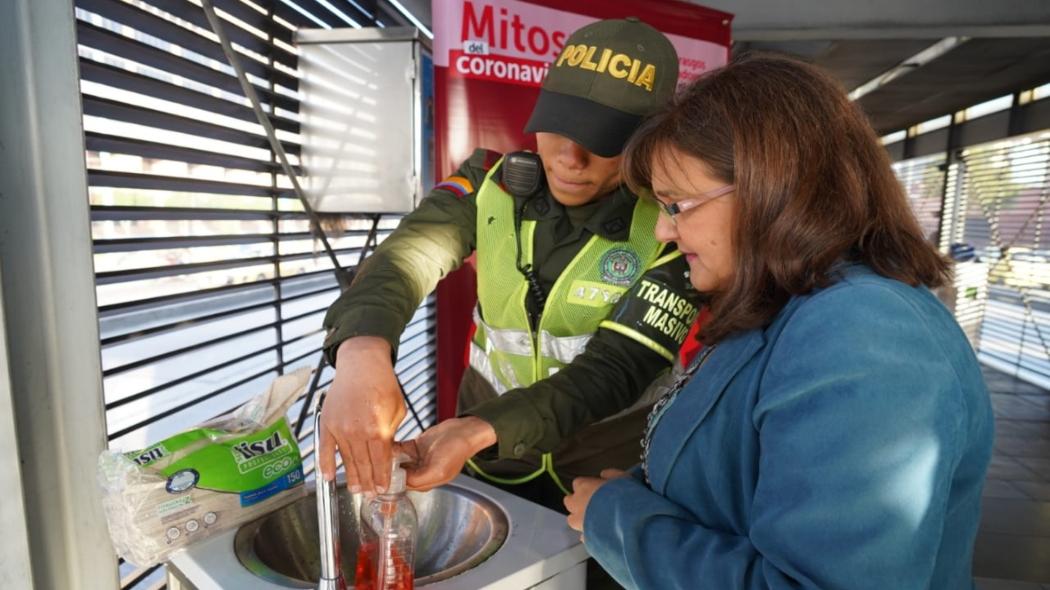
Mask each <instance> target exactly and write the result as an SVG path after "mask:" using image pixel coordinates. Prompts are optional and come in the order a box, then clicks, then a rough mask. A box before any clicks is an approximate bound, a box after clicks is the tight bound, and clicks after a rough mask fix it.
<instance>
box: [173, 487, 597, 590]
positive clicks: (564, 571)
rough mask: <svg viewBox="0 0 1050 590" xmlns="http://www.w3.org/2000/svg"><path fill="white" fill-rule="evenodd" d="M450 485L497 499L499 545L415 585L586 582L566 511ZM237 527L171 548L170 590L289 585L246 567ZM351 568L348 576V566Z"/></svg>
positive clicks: (564, 588) (563, 587) (463, 589)
mask: <svg viewBox="0 0 1050 590" xmlns="http://www.w3.org/2000/svg"><path fill="white" fill-rule="evenodd" d="M453 484H454V485H456V486H458V487H462V488H466V489H468V490H471V491H473V492H475V493H477V494H480V495H482V496H485V497H487V498H488V499H490V500H492V501H493V502H495V503H496V504H497V505H498V506H499V507H500V508H502V509H503V511H504V512H506V515H507V518H508V521H509V523H508V524H509V526H508V534H507V539H506V541H504V543H503V545H502V546H501V547H500V548H499V550H498V551H496V553H495V554H493V555H492V556H491V557H489V558H488V559H487V560H485V561H484V562H482V563H481V564H480V565H478V566H477V567H475V568H473V569H471V570H467V571H466V572H464V573H462V574H460V575H458V576H455V577H452V578H448V579H445V580H440V581H436V582H432V583H429V584H425V585H420V586H417V587H418V588H426V589H427V590H474V589H482V588H487V589H492V590H496V589H500V590H512V589H519V588H520V589H524V588H540V589H543V590H570V589H579V590H583V588H584V572H585V570H586V567H585V564H584V561H586V559H587V551H586V549H585V548H584V546H583V544H582V543H580V538H579V533H578V532H576V531H574V530H572V529H570V528H569V527H568V526H567V525H566V523H565V516H563V515H561V514H558V513H557V512H554V511H552V510H549V509H547V508H544V507H542V506H538V505H536V504H533V503H532V502H528V501H526V500H523V499H521V498H518V497H517V496H514V495H512V494H510V493H508V492H505V491H503V490H500V489H498V488H494V487H492V486H490V485H487V484H485V483H483V482H480V481H478V480H475V479H473V478H470V477H467V476H464V475H461V476H459V477H457V478H456V479H455V480H454V482H453ZM237 530H238V529H233V530H229V531H226V532H224V533H222V534H219V535H217V536H215V537H212V538H211V539H208V540H206V541H203V542H201V543H199V544H197V545H194V546H192V547H189V548H188V549H186V550H184V551H179V552H177V553H175V554H174V555H173V556H172V558H171V560H170V562H169V563H168V569H169V588H171V590H220V589H221V590H231V589H241V588H244V589H248V588H250V589H253V590H255V589H258V590H287V589H288V588H301V587H303V586H288V585H279V584H276V583H273V582H270V581H267V580H263V579H261V578H259V577H258V576H256V575H255V574H253V573H252V572H250V571H249V570H248V569H247V568H245V567H244V566H243V565H242V564H241V562H240V561H239V560H238V558H237V555H236V553H235V552H234V537H235V536H236V535H237ZM348 573H349V574H350V578H351V580H349V581H350V582H352V581H353V580H352V577H353V575H352V572H348Z"/></svg>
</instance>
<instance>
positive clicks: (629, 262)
mask: <svg viewBox="0 0 1050 590" xmlns="http://www.w3.org/2000/svg"><path fill="white" fill-rule="evenodd" d="M598 266H599V268H600V269H601V273H602V280H603V281H605V282H606V283H611V284H613V285H624V286H626V285H630V284H631V283H633V282H634V280H635V279H637V278H638V275H639V273H640V272H641V270H642V261H641V260H639V258H638V255H637V254H635V253H634V252H632V251H631V250H627V249H624V248H615V249H613V250H609V251H608V252H606V253H605V255H604V256H602V259H601V261H600V262H599V263H598Z"/></svg>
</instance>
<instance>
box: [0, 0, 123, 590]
mask: <svg viewBox="0 0 1050 590" xmlns="http://www.w3.org/2000/svg"><path fill="white" fill-rule="evenodd" d="M0 55H3V56H4V58H3V59H2V60H0V88H3V98H2V100H0V266H2V267H3V277H2V283H0V286H2V292H3V305H4V316H5V318H6V326H5V332H6V334H5V335H6V340H7V348H8V361H9V372H10V387H11V391H12V395H11V400H12V405H13V417H14V423H15V428H16V430H17V433H16V434H17V453H18V460H19V461H20V465H21V468H22V472H21V475H22V477H21V480H22V485H21V487H22V498H23V500H24V503H25V510H24V512H25V523H26V527H27V529H28V540H29V544H28V549H29V563H28V565H29V569H30V570H31V571H32V577H33V583H34V584H35V587H37V588H61V589H63V590H78V589H85V590H86V589H97V588H115V587H117V569H116V557H115V556H114V554H113V549H112V546H111V544H110V541H109V537H108V534H107V532H106V523H105V518H104V515H103V512H102V506H101V504H100V502H99V494H98V491H97V486H96V484H95V463H96V460H97V457H98V453H99V451H101V450H102V449H103V448H104V446H105V440H106V438H105V427H104V423H103V399H102V383H101V368H100V359H99V339H98V318H97V316H96V310H95V295H94V293H95V283H94V277H93V274H92V256H91V236H90V222H89V213H88V200H87V174H86V171H85V163H84V131H83V127H82V115H81V104H80V94H79V84H78V72H77V45H76V37H75V32H74V20H73V3H72V2H70V1H69V0H5V1H4V2H0ZM4 460H5V461H6V460H8V457H4ZM5 502H6V501H5ZM5 534H6V533H5Z"/></svg>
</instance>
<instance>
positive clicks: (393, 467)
mask: <svg viewBox="0 0 1050 590" xmlns="http://www.w3.org/2000/svg"><path fill="white" fill-rule="evenodd" d="M411 460H412V458H411V457H409V456H408V455H406V454H404V453H398V454H397V455H395V456H394V459H393V461H391V464H390V487H389V488H387V493H388V494H400V493H401V492H404V491H405V470H404V469H403V468H402V467H401V464H402V463H408V462H409V461H411Z"/></svg>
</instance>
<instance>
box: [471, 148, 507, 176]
mask: <svg viewBox="0 0 1050 590" xmlns="http://www.w3.org/2000/svg"><path fill="white" fill-rule="evenodd" d="M502 157H503V154H501V153H499V152H497V151H496V150H488V149H485V148H478V149H476V150H474V153H473V154H471V156H470V165H471V166H475V167H477V168H481V169H482V170H484V171H485V172H488V171H489V170H491V169H492V167H493V166H495V165H496V162H498V161H499V159H500V158H502Z"/></svg>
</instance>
